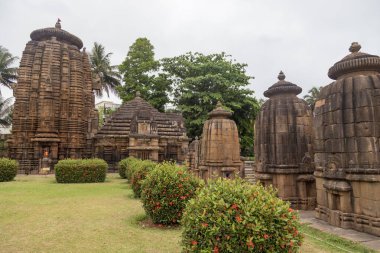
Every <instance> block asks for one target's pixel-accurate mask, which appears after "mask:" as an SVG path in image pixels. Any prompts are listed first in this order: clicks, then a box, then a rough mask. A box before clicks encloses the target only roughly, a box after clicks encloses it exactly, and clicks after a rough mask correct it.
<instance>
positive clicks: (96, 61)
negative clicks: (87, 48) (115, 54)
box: [90, 42, 120, 96]
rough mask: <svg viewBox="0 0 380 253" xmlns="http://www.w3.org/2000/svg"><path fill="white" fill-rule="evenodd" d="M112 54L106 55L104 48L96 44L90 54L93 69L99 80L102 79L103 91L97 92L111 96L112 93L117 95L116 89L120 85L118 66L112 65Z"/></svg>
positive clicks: (99, 94) (100, 94)
mask: <svg viewBox="0 0 380 253" xmlns="http://www.w3.org/2000/svg"><path fill="white" fill-rule="evenodd" d="M111 55H112V53H106V52H105V49H104V46H103V45H101V44H99V43H97V42H95V43H94V47H93V48H92V51H91V54H90V61H91V69H92V72H93V74H94V75H95V77H96V78H97V79H100V83H101V86H102V89H101V90H99V92H97V95H98V96H102V95H103V90H104V91H105V92H106V93H107V96H109V93H110V91H111V92H113V93H116V90H115V89H116V87H117V86H119V85H120V74H119V72H118V66H112V65H111V60H110V57H111Z"/></svg>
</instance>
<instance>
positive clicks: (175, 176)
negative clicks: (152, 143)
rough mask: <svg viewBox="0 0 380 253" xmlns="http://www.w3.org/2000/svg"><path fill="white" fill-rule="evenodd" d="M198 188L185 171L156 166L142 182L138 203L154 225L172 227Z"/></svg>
mask: <svg viewBox="0 0 380 253" xmlns="http://www.w3.org/2000/svg"><path fill="white" fill-rule="evenodd" d="M199 186H200V181H199V179H197V178H195V177H194V176H193V175H192V174H190V173H189V172H188V171H187V170H186V169H185V168H181V167H178V166H177V165H175V164H173V163H162V164H158V165H157V166H156V167H155V168H154V169H153V170H152V171H151V172H150V173H149V174H148V175H147V177H146V179H145V180H143V182H142V193H141V200H142V202H143V206H144V209H145V211H146V213H147V214H148V216H149V217H150V218H151V219H152V221H153V222H154V223H159V224H166V225H168V224H175V223H178V222H179V221H180V219H181V217H182V212H183V209H184V208H185V206H186V203H187V202H188V200H189V199H191V198H192V197H194V195H195V191H196V190H197V188H198V187H199Z"/></svg>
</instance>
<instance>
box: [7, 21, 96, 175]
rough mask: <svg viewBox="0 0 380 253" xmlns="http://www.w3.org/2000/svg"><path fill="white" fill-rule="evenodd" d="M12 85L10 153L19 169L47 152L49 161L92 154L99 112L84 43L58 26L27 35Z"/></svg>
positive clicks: (29, 167) (28, 168) (36, 164)
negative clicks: (14, 82)
mask: <svg viewBox="0 0 380 253" xmlns="http://www.w3.org/2000/svg"><path fill="white" fill-rule="evenodd" d="M30 38H31V39H32V40H31V41H29V42H28V43H27V44H26V47H25V50H24V52H23V54H22V58H21V62H20V67H19V70H18V80H17V85H16V86H15V88H14V89H13V92H14V96H15V104H14V111H13V128H12V136H11V138H10V140H9V141H8V142H9V143H8V144H9V156H10V158H13V159H16V160H18V161H19V163H20V169H21V170H22V171H24V172H26V173H33V172H35V171H36V170H38V169H39V168H40V166H41V161H42V159H43V157H44V155H45V156H48V157H49V159H50V160H51V166H52V165H53V164H54V163H56V162H57V160H59V159H63V158H82V157H91V156H92V148H91V142H92V140H91V138H92V137H93V135H94V133H95V132H96V130H97V125H98V123H97V122H98V120H97V117H98V116H97V115H98V114H97V111H96V110H95V109H94V99H95V98H94V94H93V90H94V89H98V88H100V87H99V84H98V83H94V82H93V80H92V74H91V68H90V62H89V57H88V55H87V54H86V52H85V49H83V51H80V49H81V48H82V47H83V42H82V41H81V40H80V39H79V38H78V37H76V36H75V35H72V34H70V33H69V32H67V31H65V30H63V29H61V24H60V20H58V22H57V23H56V25H55V27H50V28H43V29H38V30H35V31H33V32H32V33H31V34H30Z"/></svg>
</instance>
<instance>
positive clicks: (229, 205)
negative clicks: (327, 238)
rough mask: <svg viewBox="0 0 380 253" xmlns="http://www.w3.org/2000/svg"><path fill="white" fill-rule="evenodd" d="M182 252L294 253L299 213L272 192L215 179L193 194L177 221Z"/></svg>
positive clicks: (298, 238) (299, 243)
mask: <svg viewBox="0 0 380 253" xmlns="http://www.w3.org/2000/svg"><path fill="white" fill-rule="evenodd" d="M181 224H182V226H183V233H182V246H183V252H241V253H244V252H298V251H299V248H300V245H301V242H302V238H303V237H302V235H301V234H300V233H299V227H300V222H299V217H298V213H297V212H295V211H293V210H292V209H291V208H290V207H289V203H288V202H284V201H282V200H280V199H279V198H277V197H276V191H275V190H273V188H264V187H263V186H262V185H258V184H257V185H251V184H249V183H247V182H245V181H243V180H241V179H236V180H227V179H218V180H216V181H209V184H208V185H207V186H206V187H204V188H202V189H200V190H199V191H198V192H197V195H196V197H195V198H193V199H191V200H190V201H189V203H188V204H187V206H186V209H185V211H184V214H183V218H182V220H181Z"/></svg>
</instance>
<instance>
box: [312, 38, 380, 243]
mask: <svg viewBox="0 0 380 253" xmlns="http://www.w3.org/2000/svg"><path fill="white" fill-rule="evenodd" d="M360 48H361V46H360V45H359V44H358V43H357V42H354V43H352V45H351V47H350V48H349V51H350V52H351V53H350V54H349V55H347V56H346V57H344V58H343V59H342V60H340V61H338V62H337V63H335V64H334V66H332V67H331V68H330V69H329V72H328V76H329V77H330V78H331V79H334V80H336V81H334V82H333V83H331V84H329V85H327V86H325V87H324V88H323V89H322V90H321V92H320V96H319V98H318V101H317V102H316V105H315V111H314V113H315V118H314V127H315V163H316V171H315V177H316V187H317V208H316V216H317V218H320V219H323V220H325V221H327V222H329V223H330V224H332V225H335V226H339V227H342V228H353V229H356V230H360V231H364V232H368V233H372V234H375V235H378V236H380V153H379V137H380V58H379V57H378V56H375V55H370V54H366V53H362V52H359V50H360Z"/></svg>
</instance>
